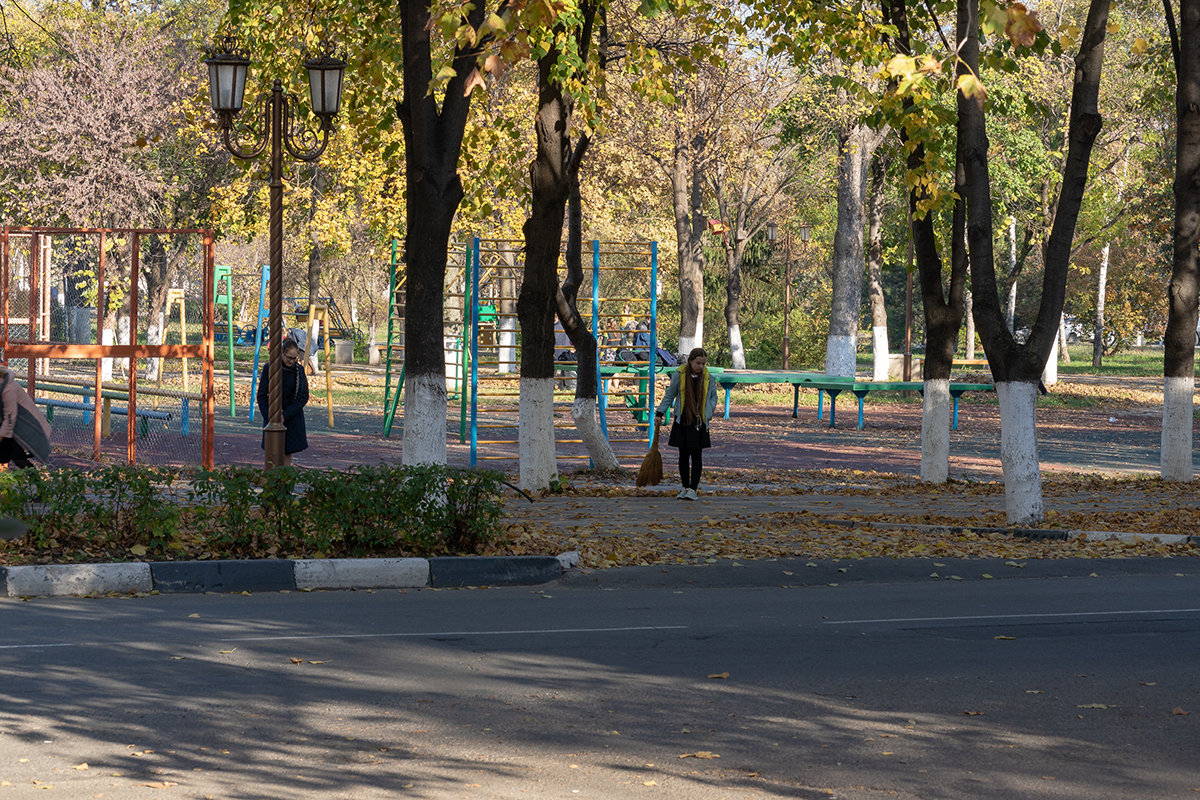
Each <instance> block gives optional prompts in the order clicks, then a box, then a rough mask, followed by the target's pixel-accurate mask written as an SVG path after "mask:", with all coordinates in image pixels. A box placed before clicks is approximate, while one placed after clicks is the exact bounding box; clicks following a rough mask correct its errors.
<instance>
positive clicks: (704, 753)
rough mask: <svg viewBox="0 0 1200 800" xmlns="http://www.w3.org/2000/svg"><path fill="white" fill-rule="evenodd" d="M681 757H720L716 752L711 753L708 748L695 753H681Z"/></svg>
mask: <svg viewBox="0 0 1200 800" xmlns="http://www.w3.org/2000/svg"><path fill="white" fill-rule="evenodd" d="M679 757H680V758H704V759H709V758H720V756H719V755H717V754H716V753H710V752H709V751H708V750H697V751H696V752H694V753H681V754H680V755H679Z"/></svg>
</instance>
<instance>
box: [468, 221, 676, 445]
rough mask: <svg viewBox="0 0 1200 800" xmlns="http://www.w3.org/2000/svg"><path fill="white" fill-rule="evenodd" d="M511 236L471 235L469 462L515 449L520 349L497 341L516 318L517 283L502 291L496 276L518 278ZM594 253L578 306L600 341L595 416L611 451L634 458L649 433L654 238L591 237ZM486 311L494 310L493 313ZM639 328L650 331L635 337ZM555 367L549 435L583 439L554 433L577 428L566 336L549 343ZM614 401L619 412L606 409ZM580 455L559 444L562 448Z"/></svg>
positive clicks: (654, 340)
mask: <svg viewBox="0 0 1200 800" xmlns="http://www.w3.org/2000/svg"><path fill="white" fill-rule="evenodd" d="M516 245H518V243H514V242H502V241H498V240H483V239H478V238H476V239H474V240H473V242H472V253H471V256H472V257H471V303H470V308H471V310H472V315H471V324H472V330H471V336H470V342H471V346H470V351H469V354H468V359H469V365H470V382H471V384H470V385H471V388H470V393H471V403H470V405H471V411H470V446H471V465H472V466H475V464H476V463H477V462H478V461H479V460H500V459H512V458H514V457H515V445H516V444H517V423H518V420H517V417H518V405H517V404H516V403H515V402H514V400H515V399H516V395H517V394H518V392H517V391H516V387H514V380H513V378H512V377H510V374H511V372H515V371H516V370H515V367H516V361H517V355H516V349H515V347H513V348H512V349H511V351H509V350H508V349H507V347H506V346H505V344H504V343H502V342H501V338H502V336H501V334H502V332H503V331H504V330H505V329H512V330H515V328H516V299H517V298H516V296H515V292H512V293H509V292H506V291H505V290H504V288H503V286H502V285H501V282H500V281H499V280H497V279H496V278H497V277H499V276H500V275H502V274H503V272H505V271H507V272H509V273H512V285H513V286H514V287H515V286H516V276H515V273H516V270H515V268H514V266H513V265H512V261H513V259H512V254H513V253H515V251H516ZM591 256H592V258H591V265H590V269H585V277H588V276H587V275H586V273H588V272H590V278H591V280H590V284H589V283H588V282H587V281H585V285H584V286H582V287H580V293H579V296H578V308H579V313H580V316H581V317H582V318H583V320H584V324H586V325H587V326H588V327H589V328H590V330H591V332H592V335H593V336H595V337H596V342H597V345H598V349H597V365H596V366H597V370H598V373H599V377H600V382H599V393H598V398H597V399H598V405H599V408H600V425H601V429H602V430H603V431H604V434H605V436H607V437H608V440H609V443H610V444H611V445H612V446H613V449H614V451H618V452H619V451H622V450H626V451H630V452H632V453H633V454H636V455H637V457H638V458H640V457H641V454H643V453H644V452H645V451H646V449H647V448H648V447H649V437H650V435H651V434H652V433H653V429H652V428H653V418H654V413H653V409H654V395H655V386H654V375H655V373H656V369H655V360H654V359H653V355H654V353H655V352H656V351H657V347H658V337H657V329H658V300H657V296H656V293H655V291H654V287H655V286H657V283H658V243H657V242H601V241H597V240H593V241H592V242H591ZM564 271H565V270H564ZM560 280H561V278H560ZM489 307H490V308H489ZM492 309H495V311H494V312H493V311H492ZM493 315H494V316H493ZM489 316H493V319H492V320H490V321H489V319H488V317H489ZM502 323H507V324H502ZM639 333H640V334H643V335H644V339H648V341H645V340H643V341H642V342H640V344H639V343H638V342H637V341H636V339H637V338H638V334H639ZM562 338H563V339H565V336H564V337H562ZM514 344H515V342H514ZM555 367H556V371H557V373H558V375H559V376H560V378H559V380H558V382H557V383H556V391H555V422H554V427H555V430H556V432H558V433H556V443H557V444H558V445H560V446H561V445H580V444H582V440H581V439H577V438H566V437H565V436H564V435H562V433H561V432H563V431H570V432H571V433H573V432H574V431H575V423H574V421H573V420H572V419H571V417H570V411H569V409H570V406H571V403H572V402H573V400H574V399H575V386H574V380H572V378H573V376H574V373H575V371H576V370H577V369H578V363H577V362H576V360H575V354H574V351H573V349H572V348H571V345H570V344H569V343H568V342H565V341H560V342H559V343H558V344H557V345H556V347H555ZM613 406H616V407H617V408H618V409H620V411H621V412H622V413H615V414H614V413H611V412H610V409H611V408H612V407H613ZM626 412H627V415H626ZM575 450H576V451H578V448H575ZM587 457H588V456H587V455H586V454H585V453H581V452H576V453H574V454H569V453H567V452H565V450H564V449H563V448H562V447H560V448H559V458H587Z"/></svg>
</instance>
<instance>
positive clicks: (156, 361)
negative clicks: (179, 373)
mask: <svg viewBox="0 0 1200 800" xmlns="http://www.w3.org/2000/svg"><path fill="white" fill-rule="evenodd" d="M166 324H167V320H166V316H165V315H164V314H163V312H162V311H161V310H159V311H155V312H151V314H150V324H149V325H148V326H146V342H147V344H162V343H163V334H164V333H165V332H166ZM229 346H230V347H233V342H230V343H229ZM147 362H148V366H147V372H146V379H147V380H151V381H157V380H158V379H159V373H160V371H161V370H162V359H161V358H151V359H147Z"/></svg>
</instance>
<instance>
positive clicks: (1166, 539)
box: [822, 519, 1200, 544]
mask: <svg viewBox="0 0 1200 800" xmlns="http://www.w3.org/2000/svg"><path fill="white" fill-rule="evenodd" d="M822 521H823V522H828V523H830V524H832V525H842V526H844V527H847V528H874V529H878V530H892V531H894V530H904V531H926V532H928V533H962V532H964V531H966V532H969V533H1002V534H1004V535H1006V536H1017V537H1020V538H1022V539H1034V540H1037V539H1043V540H1045V539H1049V540H1053V541H1067V540H1069V539H1078V538H1080V537H1082V538H1084V539H1087V540H1088V541H1092V542H1105V541H1108V540H1110V539H1119V540H1121V541H1122V542H1132V541H1135V540H1136V541H1142V542H1161V543H1163V544H1200V536H1187V535H1185V534H1182V533H1127V532H1123V531H1083V530H1046V529H1043V528H995V527H984V526H975V525H918V524H915V523H913V524H909V523H905V522H863V521H861V520H854V519H825V520H822Z"/></svg>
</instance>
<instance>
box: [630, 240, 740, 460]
mask: <svg viewBox="0 0 1200 800" xmlns="http://www.w3.org/2000/svg"><path fill="white" fill-rule="evenodd" d="M649 369H650V391H649V392H648V393H647V397H648V398H649V401H650V415H649V416H650V427H649V428H648V429H647V436H648V437H649V439H650V440H651V441H653V439H654V427H655V424H656V423H655V419H654V411H655V409H656V408H658V403H657V402H655V399H654V389H655V388H656V383H657V382H656V381H655V378H654V376H655V373H656V372H658V242H657V241H652V242H650V367H649ZM725 403H726V408H728V403H729V395H728V394H727V395H726V396H725ZM646 449H647V450H649V449H650V445H649V444H647V445H646Z"/></svg>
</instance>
